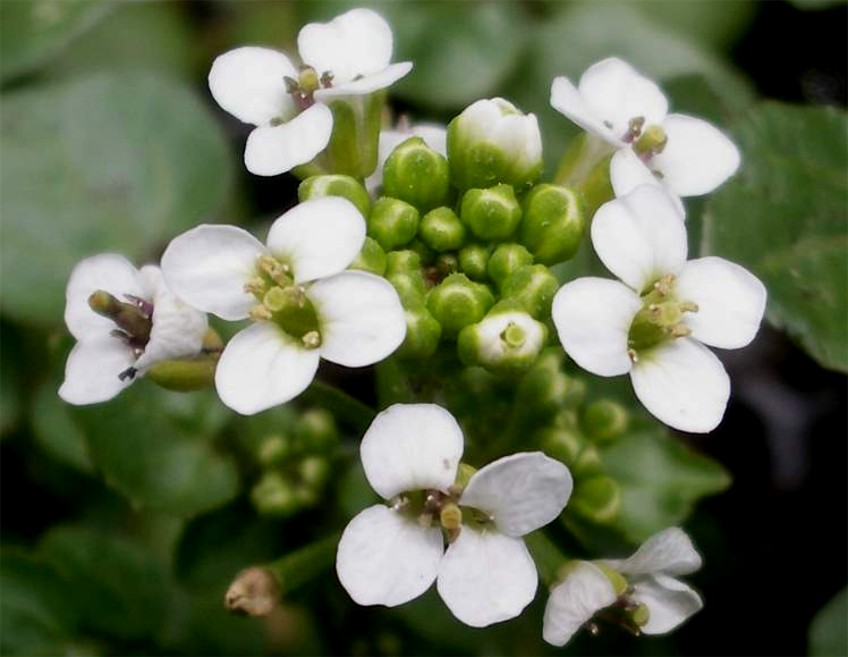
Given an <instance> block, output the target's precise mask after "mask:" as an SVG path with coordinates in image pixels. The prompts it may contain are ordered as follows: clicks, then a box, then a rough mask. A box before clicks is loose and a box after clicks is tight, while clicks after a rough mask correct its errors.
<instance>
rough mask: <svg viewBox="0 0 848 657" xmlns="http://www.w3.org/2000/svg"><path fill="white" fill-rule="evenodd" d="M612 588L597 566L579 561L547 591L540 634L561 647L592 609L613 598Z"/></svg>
mask: <svg viewBox="0 0 848 657" xmlns="http://www.w3.org/2000/svg"><path fill="white" fill-rule="evenodd" d="M616 597H617V596H616V595H615V588H614V587H613V585H612V583H611V582H610V581H609V579H607V577H606V575H604V574H603V572H601V570H600V568H598V567H597V566H595V565H593V564H591V563H589V562H588V561H581V562H579V563H578V564H577V565H576V566H575V567H574V570H572V571H571V573H569V575H568V577H566V579H565V581H563V582H562V583H560V584H558V585H557V586H555V587H554V588H553V590H551V595H550V597H549V598H548V603H547V605H545V619H544V625H543V627H542V637H543V638H544V639H545V641H547V642H548V643H550V644H551V645H554V646H564V645H565V644H566V643H568V642H569V641H570V640H571V637H572V636H574V634H575V632H577V631H578V630H579V629H580V628H581V627H582V626H583V625H584V624H585V623H587V622H588V621H589V620H591V618H592V616H594V615H595V613H596V612H598V611H600V610H601V609H603V608H604V607H609V606H610V605H611V604H612V603H613V602H615V600H616Z"/></svg>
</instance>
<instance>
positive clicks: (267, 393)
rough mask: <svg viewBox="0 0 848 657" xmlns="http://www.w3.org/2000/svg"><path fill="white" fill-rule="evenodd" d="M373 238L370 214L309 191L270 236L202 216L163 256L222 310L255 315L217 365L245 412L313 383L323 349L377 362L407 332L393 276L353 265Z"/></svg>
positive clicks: (232, 399) (225, 388)
mask: <svg viewBox="0 0 848 657" xmlns="http://www.w3.org/2000/svg"><path fill="white" fill-rule="evenodd" d="M364 241H365V220H364V219H363V218H362V215H361V214H360V212H359V211H358V210H357V209H356V208H355V207H354V205H353V204H352V203H350V202H349V201H347V200H345V199H342V198H336V197H326V198H321V199H316V200H310V201H305V202H303V203H300V204H299V205H297V206H296V207H294V208H292V209H291V210H289V211H288V212H286V213H285V214H284V215H282V216H281V217H279V218H278V219H277V220H276V221H275V222H274V224H273V225H272V226H271V229H270V231H269V233H268V245H267V247H266V246H264V245H263V244H262V243H261V242H259V240H257V239H256V238H255V237H253V236H252V235H251V234H250V233H248V232H247V231H245V230H243V229H241V228H237V227H235V226H212V225H201V226H198V227H197V228H194V229H192V230H190V231H188V232H186V233H184V234H182V235H180V236H179V237H177V238H176V239H174V240H173V241H172V242H171V244H170V245H169V246H168V248H167V249H166V251H165V254H164V255H163V256H162V271H163V273H164V275H165V279H166V280H167V281H168V285H169V286H170V287H171V289H172V290H173V291H174V293H175V294H177V295H178V296H179V297H180V298H182V299H184V300H185V301H186V302H187V303H190V304H191V305H193V306H195V307H196V308H200V309H202V310H204V311H206V312H210V313H212V314H214V315H217V316H218V317H221V318H222V319H226V320H231V321H235V320H240V319H246V318H247V317H251V318H252V319H254V320H255V323H254V324H253V325H251V326H250V327H248V328H246V329H244V330H242V331H241V332H240V333H238V334H237V335H236V336H235V337H233V338H232V339H231V340H230V341H229V342H228V343H227V346H226V347H225V348H224V351H223V353H222V354H221V359H220V360H219V361H218V366H217V368H216V371H215V387H216V388H217V390H218V394H219V396H220V397H221V400H222V401H223V402H224V403H225V404H226V405H227V406H229V407H230V408H232V409H234V410H236V411H238V412H239V413H243V414H252V413H258V412H259V411H262V410H265V409H267V408H270V407H271V406H275V405H277V404H282V403H283V402H286V401H288V400H290V399H292V398H293V397H296V396H297V395H299V394H300V393H301V392H303V390H305V389H306V388H307V387H308V386H309V384H310V383H311V382H312V379H313V378H314V376H315V372H316V370H317V369H318V362H319V360H320V358H322V357H323V358H325V359H327V360H329V361H331V362H333V363H337V364H339V365H344V366H346V367H362V366H364V365H371V364H373V363H376V362H377V361H380V360H382V359H383V358H385V357H386V356H388V355H389V354H391V353H392V352H393V351H394V350H395V349H397V347H398V346H400V344H401V343H402V342H403V339H404V337H405V335H406V322H405V319H404V313H403V307H402V306H401V303H400V299H399V298H398V295H397V292H395V289H394V288H393V287H392V286H391V285H390V284H389V283H388V282H387V281H386V280H385V279H383V278H381V277H379V276H374V275H373V274H367V273H364V272H359V271H344V270H345V268H346V267H347V266H348V265H349V264H350V263H351V262H352V261H353V259H354V258H355V257H356V255H357V254H358V253H359V251H360V250H361V248H362V244H363V242H364Z"/></svg>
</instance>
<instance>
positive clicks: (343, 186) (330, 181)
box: [297, 174, 371, 217]
mask: <svg viewBox="0 0 848 657" xmlns="http://www.w3.org/2000/svg"><path fill="white" fill-rule="evenodd" d="M325 196H340V197H341V198H346V199H347V200H348V201H350V202H351V203H353V204H354V205H355V206H356V209H357V210H359V211H360V212H361V213H362V216H363V217H367V216H368V213H369V211H370V210H371V199H370V198H369V196H368V192H367V191H366V190H365V187H363V186H362V185H361V184H360V183H359V181H357V180H356V178H351V177H350V176H341V175H334V174H328V175H323V176H310V177H309V178H307V179H306V180H304V181H303V182H302V183H300V185H299V186H298V188H297V198H298V200H299V201H300V202H301V203H303V202H304V201H308V200H310V199H314V198H323V197H325Z"/></svg>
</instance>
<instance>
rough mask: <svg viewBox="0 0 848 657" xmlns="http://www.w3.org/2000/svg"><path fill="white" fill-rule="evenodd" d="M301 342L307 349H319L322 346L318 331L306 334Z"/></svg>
mask: <svg viewBox="0 0 848 657" xmlns="http://www.w3.org/2000/svg"><path fill="white" fill-rule="evenodd" d="M301 341H302V342H303V346H304V347H306V348H307V349H317V348H318V347H320V346H321V334H320V333H318V331H309V332H308V333H305V334H304V336H303V337H302V338H301Z"/></svg>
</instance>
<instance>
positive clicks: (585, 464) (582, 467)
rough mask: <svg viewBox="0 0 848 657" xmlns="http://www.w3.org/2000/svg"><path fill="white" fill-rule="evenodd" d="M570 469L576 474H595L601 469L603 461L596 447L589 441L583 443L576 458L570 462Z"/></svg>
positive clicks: (599, 472)
mask: <svg viewBox="0 0 848 657" xmlns="http://www.w3.org/2000/svg"><path fill="white" fill-rule="evenodd" d="M571 471H572V472H573V473H574V475H575V476H577V475H584V476H585V475H590V474H591V475H596V474H601V472H602V471H603V463H602V462H601V455H600V453H599V452H598V448H597V447H595V445H594V444H592V443H590V442H586V443H585V444H584V445H583V450H582V451H581V452H580V453H579V454H578V455H577V460H576V461H574V463H572V464H571Z"/></svg>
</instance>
